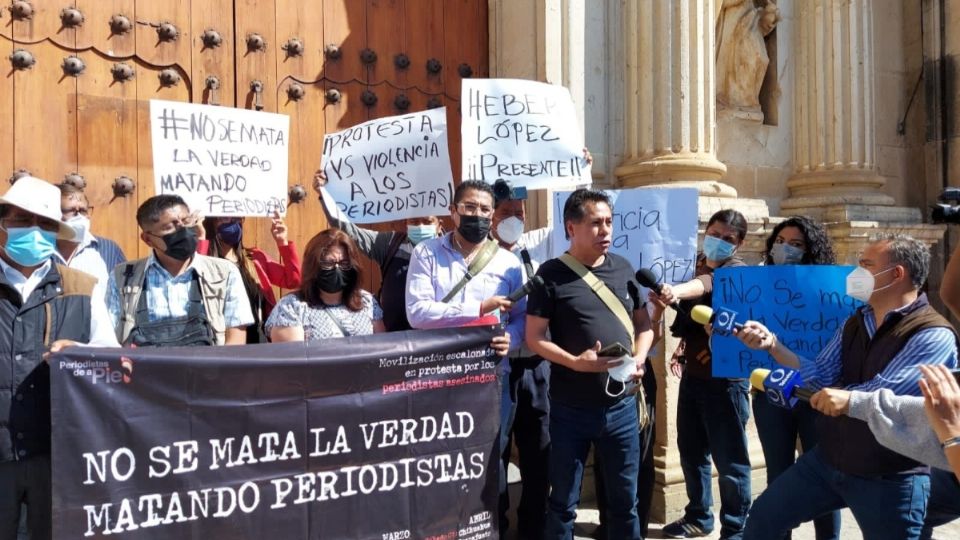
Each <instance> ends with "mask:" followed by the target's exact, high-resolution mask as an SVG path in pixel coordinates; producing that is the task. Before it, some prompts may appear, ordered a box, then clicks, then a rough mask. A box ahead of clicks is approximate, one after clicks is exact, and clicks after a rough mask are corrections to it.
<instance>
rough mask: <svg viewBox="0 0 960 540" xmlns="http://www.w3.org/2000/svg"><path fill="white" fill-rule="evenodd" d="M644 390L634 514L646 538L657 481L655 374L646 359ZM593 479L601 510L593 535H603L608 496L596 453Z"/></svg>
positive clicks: (642, 535)
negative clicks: (645, 421)
mask: <svg viewBox="0 0 960 540" xmlns="http://www.w3.org/2000/svg"><path fill="white" fill-rule="evenodd" d="M643 392H644V394H645V395H646V398H647V399H646V410H647V418H649V419H650V420H649V421H648V422H647V425H645V426H643V428H641V429H640V473H639V474H638V475H637V518H638V519H639V520H640V537H641V538H646V537H647V532H648V531H649V528H650V503H651V502H652V501H653V486H654V484H655V483H656V477H655V476H654V467H653V445H654V443H655V442H656V438H657V430H656V424H655V419H656V417H657V376H656V374H654V372H653V367H652V366H651V365H650V362H649V361H647V369H646V371H645V372H644V374H643ZM593 466H594V479H595V484H594V485H595V486H596V493H597V510H598V511H599V513H600V526H599V527H598V528H597V529H598V531H599V534H598V533H594V538H604V537H605V534H606V526H605V519H604V513H605V512H606V506H607V497H606V494H605V486H604V485H603V472H602V471H601V470H600V468H601V467H602V466H603V465H602V463H601V458H600V455H599V454H595V455H594V456H593Z"/></svg>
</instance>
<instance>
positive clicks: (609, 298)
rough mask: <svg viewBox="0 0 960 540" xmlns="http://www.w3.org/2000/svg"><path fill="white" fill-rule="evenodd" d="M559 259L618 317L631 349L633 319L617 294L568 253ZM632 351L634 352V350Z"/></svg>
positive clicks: (633, 342)
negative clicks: (628, 337)
mask: <svg viewBox="0 0 960 540" xmlns="http://www.w3.org/2000/svg"><path fill="white" fill-rule="evenodd" d="M560 261H561V262H563V264H565V265H567V266H568V267H569V268H570V269H571V270H573V271H574V272H576V274H577V275H578V276H580V279H582V280H584V281H585V282H586V283H587V286H589V287H590V289H591V290H592V291H593V292H594V293H595V294H596V295H597V296H598V297H600V301H602V302H603V303H604V304H605V305H606V306H607V309H609V310H610V311H611V312H613V314H614V315H615V316H616V317H617V319H620V324H622V325H623V327H624V328H625V329H626V330H627V334H628V335H629V336H630V348H631V349H633V348H634V346H635V344H636V340H635V339H634V334H633V332H634V330H633V319H631V318H630V314H629V313H627V309H626V308H625V307H623V304H622V303H620V300H619V299H618V298H617V295H615V294H613V291H611V290H610V289H609V287H607V286H606V285H605V284H604V283H603V282H602V281H600V278H598V277H597V276H595V275H593V272H591V271H590V270H589V269H587V267H586V266H584V265H582V264H580V261H578V260H576V259H575V258H573V256H572V255H570V254H569V253H564V254H563V255H561V256H560ZM633 352H636V351H635V350H634V351H633Z"/></svg>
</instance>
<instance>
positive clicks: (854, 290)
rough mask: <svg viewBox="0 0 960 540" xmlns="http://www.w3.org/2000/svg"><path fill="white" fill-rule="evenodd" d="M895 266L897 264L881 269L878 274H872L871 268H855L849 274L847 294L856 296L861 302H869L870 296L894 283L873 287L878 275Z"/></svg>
mask: <svg viewBox="0 0 960 540" xmlns="http://www.w3.org/2000/svg"><path fill="white" fill-rule="evenodd" d="M894 268H896V266H891V267H890V268H886V269H884V270H881V271H879V272H877V273H876V274H871V273H870V271H869V270H867V269H866V268H864V267H862V266H858V267H856V268H854V269H853V271H852V272H850V273H849V274H847V296H850V297H853V298H856V299H857V300H860V301H861V302H869V301H870V297H871V296H873V293H875V292H877V291H882V290H884V289H886V288H887V287H890V286H891V285H893V283H890V285H884V286H883V287H880V288H879V289H874V288H873V287H874V284H875V282H876V277H877V276H879V275H880V274H883V273H885V272H889V271H890V270H893V269H894Z"/></svg>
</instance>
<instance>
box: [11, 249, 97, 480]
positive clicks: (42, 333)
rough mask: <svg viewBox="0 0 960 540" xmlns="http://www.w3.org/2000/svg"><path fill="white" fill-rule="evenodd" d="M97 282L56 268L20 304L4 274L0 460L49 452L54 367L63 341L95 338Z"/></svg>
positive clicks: (88, 277)
mask: <svg viewBox="0 0 960 540" xmlns="http://www.w3.org/2000/svg"><path fill="white" fill-rule="evenodd" d="M96 282H97V280H96V278H94V277H93V276H90V275H87V274H85V273H83V272H80V271H77V270H73V269H70V268H66V267H64V266H61V265H54V266H53V267H52V268H50V270H49V271H48V272H47V275H46V276H45V277H44V278H43V279H42V280H41V281H40V283H39V284H38V285H37V287H36V289H34V290H33V292H31V293H30V297H29V298H27V301H26V302H23V303H21V298H20V293H19V292H17V290H16V289H15V288H13V286H12V285H10V283H9V282H8V281H7V279H6V276H4V275H3V273H2V272H0V462H5V461H11V460H15V459H24V458H28V457H31V456H35V455H44V454H49V453H50V366H49V365H48V364H47V363H46V362H44V361H43V353H44V351H45V350H47V349H48V348H49V347H50V344H51V343H53V342H54V341H56V340H58V339H71V340H74V341H77V342H81V343H87V342H88V341H89V340H90V295H91V294H92V292H93V286H94V285H95V284H96Z"/></svg>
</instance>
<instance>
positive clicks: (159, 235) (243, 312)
mask: <svg viewBox="0 0 960 540" xmlns="http://www.w3.org/2000/svg"><path fill="white" fill-rule="evenodd" d="M195 220H196V218H195V216H192V215H191V214H190V210H189V209H188V208H187V205H186V203H185V202H184V201H183V199H181V198H180V197H179V196H176V195H157V196H155V197H151V198H149V199H147V200H146V201H145V202H144V203H143V204H142V205H140V208H138V209H137V223H138V224H139V225H140V230H141V233H140V239H141V240H143V242H144V243H145V244H147V245H148V246H150V247H151V248H153V252H152V253H151V254H150V255H149V256H147V257H145V258H143V259H140V260H137V261H131V262H128V263H125V264H121V265H119V266H117V267H116V268H114V269H113V272H111V274H110V283H109V286H108V292H107V309H108V310H109V311H110V316H111V318H112V319H113V323H114V328H115V329H116V333H117V340H118V341H120V343H122V344H124V345H136V346H140V347H144V346H153V347H164V346H174V345H184V346H189V345H197V346H199V345H242V344H244V343H246V331H245V328H246V327H247V326H248V325H250V324H253V312H252V311H251V309H250V301H249V299H248V298H247V294H246V292H245V290H244V288H243V280H242V278H241V277H240V272H239V271H238V270H237V267H236V265H234V264H232V263H231V262H229V261H226V260H224V259H217V258H212V257H206V256H204V255H200V254H197V253H196V250H197V235H196V232H195V230H194V225H195Z"/></svg>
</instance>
